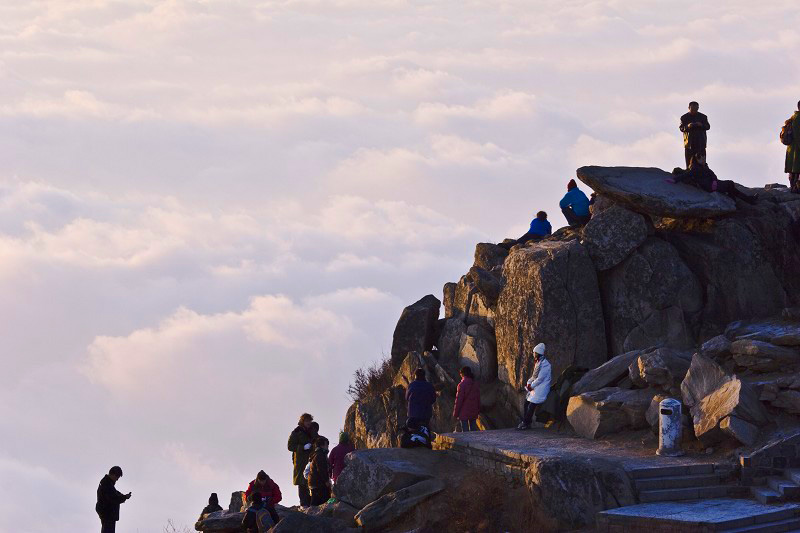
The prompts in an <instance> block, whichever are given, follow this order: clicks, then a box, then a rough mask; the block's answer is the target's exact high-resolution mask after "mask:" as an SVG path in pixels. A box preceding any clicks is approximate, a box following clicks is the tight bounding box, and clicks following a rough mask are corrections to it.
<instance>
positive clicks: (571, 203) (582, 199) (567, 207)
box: [558, 179, 592, 228]
mask: <svg viewBox="0 0 800 533" xmlns="http://www.w3.org/2000/svg"><path fill="white" fill-rule="evenodd" d="M589 205H590V202H589V198H587V197H586V194H584V192H583V191H582V190H580V189H579V188H578V184H577V183H576V182H575V180H574V179H572V180H569V183H567V194H565V195H564V197H563V198H562V199H561V202H559V204H558V206H559V207H560V208H561V212H562V213H564V218H566V219H567V224H569V225H570V226H571V227H573V228H574V227H580V226H585V225H586V224H587V223H588V222H589V220H591V218H592V215H591V213H589Z"/></svg>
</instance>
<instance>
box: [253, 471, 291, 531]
mask: <svg viewBox="0 0 800 533" xmlns="http://www.w3.org/2000/svg"><path fill="white" fill-rule="evenodd" d="M253 493H257V494H258V496H259V497H260V498H261V499H262V500H263V501H264V509H266V510H267V512H268V513H269V515H270V517H272V521H273V522H275V523H276V524H277V523H278V521H279V520H280V518H279V517H278V513H277V511H275V505H277V504H278V503H280V501H281V500H282V499H283V494H281V489H280V487H278V484H277V483H275V482H274V481H272V478H270V477H269V476H268V475H267V473H266V472H264V471H263V470H260V471H259V472H258V474H256V478H255V479H254V480H253V481H251V482H250V484H249V485H248V486H247V490H246V491H245V492H244V495H245V498H246V499H248V501H249V500H250V495H251V494H253Z"/></svg>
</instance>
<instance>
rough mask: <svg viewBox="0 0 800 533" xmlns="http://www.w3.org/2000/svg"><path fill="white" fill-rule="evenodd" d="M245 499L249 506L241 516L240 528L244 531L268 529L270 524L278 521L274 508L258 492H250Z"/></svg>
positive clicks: (256, 531) (247, 532)
mask: <svg viewBox="0 0 800 533" xmlns="http://www.w3.org/2000/svg"><path fill="white" fill-rule="evenodd" d="M247 501H248V502H249V503H250V506H249V507H248V508H247V511H245V513H244V516H243V517H242V530H244V531H245V532H246V533H262V532H266V531H270V530H271V528H272V526H274V525H275V524H277V523H278V521H280V518H279V517H278V514H277V513H276V512H275V508H274V507H273V506H271V505H270V504H269V502H268V501H267V500H266V499H265V498H262V497H261V494H260V493H259V492H253V493H251V494H250V496H249V498H248V499H247ZM270 521H271V522H272V523H270Z"/></svg>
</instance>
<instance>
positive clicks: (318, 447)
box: [308, 437, 331, 505]
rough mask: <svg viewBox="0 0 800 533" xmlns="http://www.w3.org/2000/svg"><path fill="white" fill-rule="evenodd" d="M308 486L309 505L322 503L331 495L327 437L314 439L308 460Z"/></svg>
mask: <svg viewBox="0 0 800 533" xmlns="http://www.w3.org/2000/svg"><path fill="white" fill-rule="evenodd" d="M309 464H310V465H311V469H310V471H309V473H308V487H309V488H310V489H311V505H322V504H323V503H325V502H326V501H328V500H329V499H330V497H331V467H330V464H329V463H328V439H326V438H325V437H317V438H316V439H314V451H313V452H311V459H310V461H309Z"/></svg>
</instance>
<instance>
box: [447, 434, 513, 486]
mask: <svg viewBox="0 0 800 533" xmlns="http://www.w3.org/2000/svg"><path fill="white" fill-rule="evenodd" d="M433 448H434V449H435V450H444V451H448V452H450V453H452V454H454V455H456V456H457V457H458V458H459V459H460V460H462V461H464V462H465V463H467V464H469V465H472V466H474V467H477V468H480V469H481V470H485V471H486V472H489V473H492V474H496V475H498V476H502V477H503V478H504V479H505V480H506V482H508V483H510V484H512V485H515V486H521V485H524V484H525V471H526V470H527V467H528V465H527V463H526V462H525V460H524V458H523V456H522V455H520V454H518V453H515V452H512V451H508V450H498V449H496V448H492V447H491V446H485V445H482V444H478V443H470V444H465V443H460V442H456V440H455V439H454V438H453V437H450V436H448V435H438V436H437V437H436V440H435V441H434V443H433Z"/></svg>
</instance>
